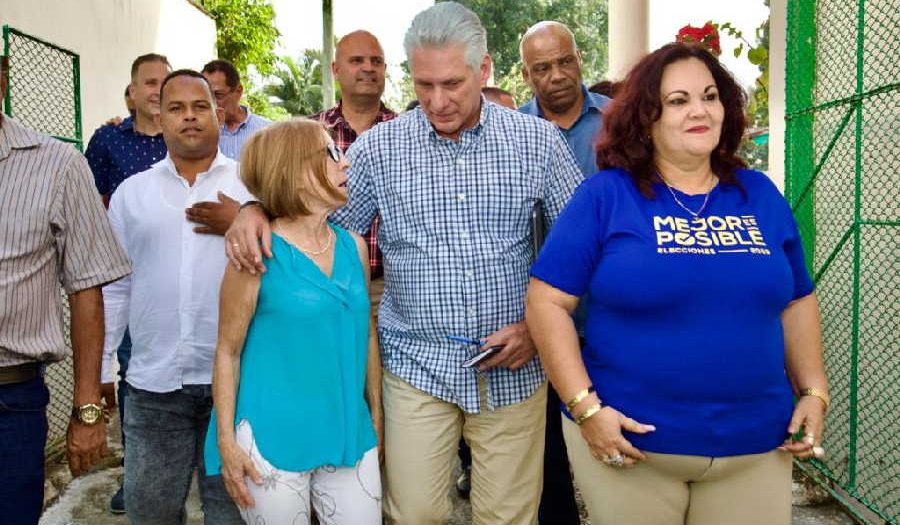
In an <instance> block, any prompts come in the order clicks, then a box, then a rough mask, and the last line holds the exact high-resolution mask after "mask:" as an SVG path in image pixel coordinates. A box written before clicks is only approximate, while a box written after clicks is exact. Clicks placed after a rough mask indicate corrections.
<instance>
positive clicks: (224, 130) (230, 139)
mask: <svg viewBox="0 0 900 525" xmlns="http://www.w3.org/2000/svg"><path fill="white" fill-rule="evenodd" d="M241 108H242V109H243V110H244V111H246V112H247V118H245V119H244V121H243V122H241V123H240V124H238V127H237V129H236V130H234V131H231V130H229V129H228V126H227V125H226V124H225V123H224V122H223V123H222V127H221V128H219V149H220V150H221V151H222V153H223V154H224V155H225V156H226V157H228V158H229V159H234V160H236V161H240V160H241V159H240V156H241V149H242V148H243V147H244V143H245V142H247V139H249V138H250V135H253V134H254V133H256V132H257V131H259V130H261V129H263V128H264V127H266V126H268V125H269V124H271V123H272V121H271V120H269V119H267V118H263V117H260V116H258V115H254V114H253V112H251V111H250V108H248V107H247V106H241Z"/></svg>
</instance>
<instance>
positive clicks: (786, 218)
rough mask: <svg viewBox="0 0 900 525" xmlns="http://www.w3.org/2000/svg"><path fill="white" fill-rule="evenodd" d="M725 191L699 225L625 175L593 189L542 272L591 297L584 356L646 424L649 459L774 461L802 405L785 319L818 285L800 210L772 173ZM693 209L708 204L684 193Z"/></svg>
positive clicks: (659, 189) (556, 234) (550, 243)
mask: <svg viewBox="0 0 900 525" xmlns="http://www.w3.org/2000/svg"><path fill="white" fill-rule="evenodd" d="M738 179H739V181H740V183H741V185H742V187H743V189H744V192H742V191H741V189H740V188H738V187H736V186H733V185H724V184H719V185H718V186H716V187H715V188H714V189H713V190H712V192H711V193H710V195H709V201H708V202H707V204H706V207H705V208H704V209H703V211H702V213H701V214H700V216H699V219H694V218H693V217H692V216H691V215H690V214H689V213H688V212H687V211H685V210H684V209H683V208H682V207H680V206H679V205H678V204H677V203H676V201H675V199H674V198H673V197H672V194H670V193H669V191H668V189H667V188H666V187H665V186H663V185H662V184H657V185H655V186H654V189H655V191H656V196H655V198H653V199H648V198H646V197H644V196H643V195H641V194H640V192H639V191H638V189H637V187H636V186H635V184H634V182H633V180H632V179H631V177H630V176H629V175H628V173H627V172H625V171H623V170H605V171H601V172H599V173H597V174H596V175H594V176H592V177H591V178H589V179H587V180H586V181H585V182H583V183H582V184H581V186H580V187H579V188H578V190H577V191H576V192H575V195H574V196H573V197H572V199H571V201H569V204H568V206H567V207H566V208H565V209H564V210H563V212H562V214H561V215H560V216H559V218H558V219H557V221H556V223H555V225H554V226H553V229H552V230H551V232H550V234H549V236H548V238H547V241H546V243H545V244H544V247H543V249H542V250H541V253H540V255H539V257H538V259H537V261H536V262H535V264H534V266H533V267H532V270H531V274H532V276H534V277H535V278H537V279H540V280H541V281H544V282H546V283H548V284H550V285H551V286H553V287H555V288H558V289H560V290H562V291H564V292H566V293H568V294H571V295H574V296H578V297H581V296H583V295H584V294H585V293H588V298H586V300H587V301H588V305H587V310H588V313H587V324H586V326H585V339H586V345H585V346H584V348H582V357H583V359H584V364H585V366H586V368H587V371H588V375H589V376H590V378H591V381H592V382H593V384H594V386H595V388H596V389H597V393H598V395H599V397H600V399H601V400H602V401H603V402H604V403H605V404H607V405H610V406H612V407H614V408H616V409H617V410H619V411H621V412H622V413H623V414H625V415H626V416H628V417H632V418H634V419H636V420H637V421H639V422H641V423H647V424H652V425H655V426H656V431H655V432H651V433H648V434H645V435H638V434H631V433H626V438H627V439H629V440H631V442H632V444H634V446H636V447H637V448H639V449H642V450H646V451H650V452H660V453H667V454H688V455H700V456H713V457H719V456H733V455H740V454H755V453H762V452H766V451H769V450H772V449H774V448H775V447H777V446H779V445H780V444H781V443H782V442H783V441H784V438H785V437H786V431H787V426H788V422H789V420H790V417H791V411H792V407H793V397H792V391H791V386H790V383H789V381H788V378H787V375H786V373H785V368H784V367H785V364H784V359H785V358H784V334H783V330H782V324H781V313H782V312H783V311H784V309H785V307H786V306H787V305H788V303H789V302H790V301H792V300H794V299H797V298H800V297H803V296H806V295H808V294H809V293H811V292H812V291H813V284H812V281H811V280H810V277H809V274H808V273H807V270H806V267H805V264H804V257H803V247H802V244H801V240H800V236H799V233H798V230H797V225H796V223H795V222H794V218H793V216H792V214H791V210H790V208H789V206H788V204H787V202H786V201H785V200H784V198H783V197H782V196H781V194H780V193H779V191H778V189H777V188H776V187H775V186H774V185H773V184H772V182H771V181H770V180H769V179H768V178H767V177H766V176H765V175H764V174H762V173H759V172H755V171H750V170H739V171H738ZM674 191H675V194H676V196H677V197H678V199H679V200H680V201H681V202H682V204H684V205H685V206H686V207H688V208H690V209H691V210H694V211H696V210H698V209H699V208H701V206H702V204H703V199H704V196H703V195H694V196H689V195H686V194H684V193H681V192H678V191H677V190H674Z"/></svg>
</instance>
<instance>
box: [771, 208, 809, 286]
mask: <svg viewBox="0 0 900 525" xmlns="http://www.w3.org/2000/svg"><path fill="white" fill-rule="evenodd" d="M779 197H780V196H779ZM782 199H783V197H782ZM784 208H785V215H786V217H785V219H784V220H786V221H788V223H789V225H788V233H787V235H786V236H785V239H784V244H783V248H784V253H785V255H786V256H787V259H788V263H789V264H790V265H791V273H792V274H793V276H794V293H793V296H792V297H791V298H792V299H799V298H801V297H805V296H807V295H809V294H811V293H812V292H813V290H814V289H815V285H813V282H812V278H811V277H810V275H809V270H808V269H807V268H806V256H805V253H804V251H803V239H802V238H801V237H800V229H799V228H798V227H797V221H796V220H795V219H794V215H793V214H792V213H791V210H790V207H789V206H788V205H787V202H785V205H784Z"/></svg>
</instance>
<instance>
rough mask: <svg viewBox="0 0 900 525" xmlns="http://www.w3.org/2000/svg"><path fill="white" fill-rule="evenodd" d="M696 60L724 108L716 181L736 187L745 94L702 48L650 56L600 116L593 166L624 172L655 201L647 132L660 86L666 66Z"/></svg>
mask: <svg viewBox="0 0 900 525" xmlns="http://www.w3.org/2000/svg"><path fill="white" fill-rule="evenodd" d="M688 58H696V59H699V60H701V61H702V62H703V63H704V64H706V67H707V68H708V69H709V71H710V73H712V76H713V79H714V80H715V82H716V87H717V88H718V90H719V98H720V100H721V101H722V106H723V107H724V108H725V118H724V120H723V122H722V134H721V136H720V137H719V144H718V145H717V146H716V149H715V150H714V151H713V152H712V155H711V158H710V164H711V166H712V170H713V173H715V174H716V175H717V176H718V177H719V182H720V183H723V184H732V185H735V186H738V187H740V184H739V183H738V180H737V175H736V172H735V170H737V169H738V168H743V167H746V166H747V163H746V162H744V161H743V160H742V159H741V158H740V157H738V156H737V149H738V146H740V144H741V139H742V137H743V136H744V128H745V127H746V125H747V120H746V117H745V116H744V108H745V107H746V100H747V95H746V94H745V93H744V90H743V89H742V88H741V87H740V86H739V85H738V83H737V82H735V80H734V78H733V77H732V76H731V73H729V72H728V70H727V69H725V67H724V66H722V64H720V63H719V60H718V59H717V58H716V57H714V56H713V55H711V54H710V53H709V51H707V50H706V48H704V47H702V46H701V45H698V44H684V43H672V44H667V45H665V46H663V47H661V48H659V49H657V50H656V51H654V52H652V53H650V54H648V55H647V56H645V57H644V58H643V59H641V61H640V62H638V63H637V65H635V66H634V68H632V69H631V71H630V72H629V73H628V76H627V77H626V78H625V80H624V81H623V82H622V83H621V84H620V85H619V87H618V90H617V91H616V97H615V98H614V99H613V100H612V102H611V103H610V104H609V105H608V106H607V107H606V108H605V110H604V112H603V129H602V130H601V132H600V134H599V135H598V137H597V166H598V167H599V168H600V169H607V168H623V169H625V170H628V172H629V173H630V174H631V177H632V178H633V179H634V182H635V184H636V185H637V187H638V189H639V190H640V192H641V194H643V195H644V196H645V197H648V198H654V197H655V194H654V191H653V184H654V183H656V182H659V177H658V175H657V174H656V166H655V164H654V162H653V142H652V141H651V140H650V139H649V135H650V128H651V126H652V125H653V123H654V122H656V121H657V120H658V119H659V117H660V115H661V114H662V102H661V100H660V94H659V90H660V84H661V81H662V76H663V71H664V70H665V68H666V66H668V65H669V64H671V63H673V62H677V61H679V60H685V59H688Z"/></svg>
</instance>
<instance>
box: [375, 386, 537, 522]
mask: <svg viewBox="0 0 900 525" xmlns="http://www.w3.org/2000/svg"><path fill="white" fill-rule="evenodd" d="M479 390H480V393H481V399H482V402H484V400H485V383H484V381H483V380H482V381H479ZM383 399H384V414H385V425H384V426H385V429H384V430H385V469H384V485H385V501H384V510H385V515H386V517H387V523H388V524H392V525H444V524H445V523H447V520H448V519H449V518H450V513H451V511H452V504H451V500H450V488H451V486H452V483H453V480H452V479H451V476H452V474H453V469H454V467H455V466H456V462H457V460H456V451H457V446H458V444H459V437H460V433H462V434H463V435H464V436H465V438H466V442H467V443H468V444H469V446H470V447H471V448H472V492H471V502H472V520H473V523H474V525H506V524H508V525H533V524H535V523H537V512H538V502H539V501H540V497H541V488H542V478H543V475H542V474H543V472H542V471H543V458H544V426H545V418H546V416H545V410H546V406H545V405H546V402H547V401H546V400H547V384H546V383H544V384H543V385H541V387H540V388H539V389H538V390H537V391H536V392H535V393H534V394H533V395H532V396H531V397H529V398H528V399H526V400H525V401H522V402H521V403H517V404H515V405H510V406H505V407H501V408H498V409H496V410H493V411H488V410H485V411H483V412H481V413H480V414H467V413H465V412H463V411H462V410H461V409H460V408H459V407H458V406H457V405H455V404H453V403H448V402H446V401H442V400H440V399H438V398H436V397H434V396H432V395H430V394H427V393H425V392H423V391H421V390H418V389H416V388H415V387H413V386H411V385H410V384H409V383H407V382H406V381H404V380H402V379H400V378H398V377H397V376H395V375H393V374H391V373H389V372H387V371H385V373H384V392H383ZM482 405H483V406H484V403H482Z"/></svg>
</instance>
